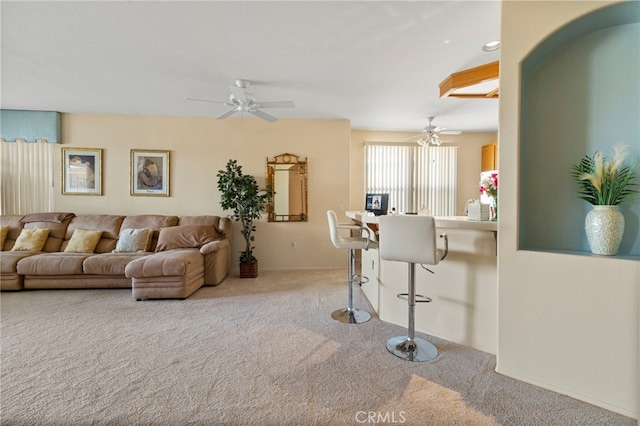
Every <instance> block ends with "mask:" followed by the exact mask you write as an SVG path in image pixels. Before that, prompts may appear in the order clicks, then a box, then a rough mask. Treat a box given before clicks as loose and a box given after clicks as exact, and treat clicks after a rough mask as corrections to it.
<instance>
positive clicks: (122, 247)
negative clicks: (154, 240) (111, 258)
mask: <svg viewBox="0 0 640 426" xmlns="http://www.w3.org/2000/svg"><path fill="white" fill-rule="evenodd" d="M152 235H153V231H152V230H151V229H146V228H145V229H132V228H125V229H123V230H122V231H120V238H118V244H116V249H115V250H114V252H116V253H135V252H138V251H149V248H150V247H151V236H152Z"/></svg>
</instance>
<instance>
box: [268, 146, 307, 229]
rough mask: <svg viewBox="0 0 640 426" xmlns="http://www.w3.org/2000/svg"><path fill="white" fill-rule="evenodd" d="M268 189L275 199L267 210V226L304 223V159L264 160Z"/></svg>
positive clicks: (305, 168)
mask: <svg viewBox="0 0 640 426" xmlns="http://www.w3.org/2000/svg"><path fill="white" fill-rule="evenodd" d="M267 185H268V186H269V188H271V189H272V190H273V191H274V192H275V195H274V196H273V198H272V199H271V202H270V203H269V207H268V213H269V216H268V218H269V222H306V221H307V158H306V157H305V158H304V159H301V158H300V157H298V156H297V155H293V154H288V153H285V154H280V155H276V156H275V157H274V158H273V159H272V160H270V159H269V158H267Z"/></svg>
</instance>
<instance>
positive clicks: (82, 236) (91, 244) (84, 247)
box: [64, 229, 102, 253]
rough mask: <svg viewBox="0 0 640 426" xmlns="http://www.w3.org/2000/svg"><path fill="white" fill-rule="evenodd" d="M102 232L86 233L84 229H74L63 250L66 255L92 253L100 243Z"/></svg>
mask: <svg viewBox="0 0 640 426" xmlns="http://www.w3.org/2000/svg"><path fill="white" fill-rule="evenodd" d="M100 236H102V231H87V230H86V229H76V230H75V231H73V235H72V236H71V239H70V240H69V244H67V248H65V249H64V251H65V252H66V253H93V251H94V250H95V249H96V246H97V245H98V241H100Z"/></svg>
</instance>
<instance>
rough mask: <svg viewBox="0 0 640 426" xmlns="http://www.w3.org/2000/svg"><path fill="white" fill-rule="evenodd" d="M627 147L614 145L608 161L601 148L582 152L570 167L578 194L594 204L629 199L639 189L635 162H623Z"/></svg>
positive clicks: (606, 204)
mask: <svg viewBox="0 0 640 426" xmlns="http://www.w3.org/2000/svg"><path fill="white" fill-rule="evenodd" d="M626 155H627V147H626V146H624V145H617V146H615V147H614V148H613V157H612V159H611V160H610V161H609V160H608V159H607V158H606V157H605V156H604V154H603V153H602V152H600V151H596V152H595V154H594V155H593V156H591V157H590V156H588V155H585V156H584V157H582V160H580V162H579V163H577V164H574V165H573V167H572V171H571V175H572V176H573V177H574V178H575V179H576V182H577V183H578V187H579V190H578V194H579V197H578V198H580V199H583V200H585V201H587V202H589V203H591V204H593V205H603V206H615V205H618V204H623V203H626V202H628V201H629V199H630V198H631V197H632V196H633V195H634V194H637V193H638V191H636V190H635V189H633V187H634V186H637V184H636V183H635V182H634V180H635V179H636V168H635V167H636V165H626V164H625V157H626Z"/></svg>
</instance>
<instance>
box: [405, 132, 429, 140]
mask: <svg viewBox="0 0 640 426" xmlns="http://www.w3.org/2000/svg"><path fill="white" fill-rule="evenodd" d="M424 135H425V134H424V133H416V134H415V135H413V136H409V137H408V138H406V139H403V140H405V141H408V140H411V139H416V138H419V137H420V136H424Z"/></svg>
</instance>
